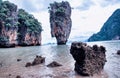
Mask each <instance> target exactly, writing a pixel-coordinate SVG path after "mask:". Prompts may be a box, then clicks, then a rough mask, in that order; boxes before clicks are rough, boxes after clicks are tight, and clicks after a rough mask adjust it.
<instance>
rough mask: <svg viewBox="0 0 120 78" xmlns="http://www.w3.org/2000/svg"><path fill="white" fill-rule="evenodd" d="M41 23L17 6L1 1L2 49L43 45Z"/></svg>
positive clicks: (0, 30)
mask: <svg viewBox="0 0 120 78" xmlns="http://www.w3.org/2000/svg"><path fill="white" fill-rule="evenodd" d="M41 32H42V27H41V23H40V22H38V20H37V19H35V17H34V16H33V15H31V14H29V13H28V12H26V11H25V10H23V9H17V5H15V4H13V3H11V2H9V1H2V0H0V48H9V47H15V46H35V45H41Z"/></svg>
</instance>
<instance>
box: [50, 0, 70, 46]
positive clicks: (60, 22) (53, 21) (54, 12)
mask: <svg viewBox="0 0 120 78" xmlns="http://www.w3.org/2000/svg"><path fill="white" fill-rule="evenodd" d="M48 8H49V13H50V27H51V36H52V37H56V40H57V44H58V45H62V44H66V42H67V40H68V38H69V35H70V32H71V27H72V21H71V18H70V17H71V6H70V4H69V3H68V2H67V1H62V2H54V3H51V4H50V7H48Z"/></svg>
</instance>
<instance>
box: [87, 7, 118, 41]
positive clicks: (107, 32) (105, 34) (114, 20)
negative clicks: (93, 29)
mask: <svg viewBox="0 0 120 78" xmlns="http://www.w3.org/2000/svg"><path fill="white" fill-rule="evenodd" d="M105 40H120V9H117V10H116V11H115V12H114V13H113V14H112V15H111V16H110V17H109V19H108V20H107V21H106V22H105V23H104V25H103V27H102V28H101V30H100V31H99V32H98V33H96V34H93V35H92V36H91V37H90V38H89V39H88V41H105Z"/></svg>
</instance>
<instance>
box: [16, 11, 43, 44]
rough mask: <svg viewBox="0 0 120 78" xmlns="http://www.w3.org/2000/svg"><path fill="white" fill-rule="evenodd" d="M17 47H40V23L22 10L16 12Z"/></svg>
mask: <svg viewBox="0 0 120 78" xmlns="http://www.w3.org/2000/svg"><path fill="white" fill-rule="evenodd" d="M18 22H19V24H18V45H19V46H35V45H41V32H42V27H41V23H40V22H38V20H37V19H35V17H34V16H33V15H31V14H29V13H28V12H26V11H25V10H23V9H19V10H18Z"/></svg>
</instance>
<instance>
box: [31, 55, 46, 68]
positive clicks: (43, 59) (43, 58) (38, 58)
mask: <svg viewBox="0 0 120 78" xmlns="http://www.w3.org/2000/svg"><path fill="white" fill-rule="evenodd" d="M44 62H45V57H42V56H38V55H37V56H36V58H35V59H34V61H33V62H32V65H33V66H34V65H38V64H41V63H44Z"/></svg>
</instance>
